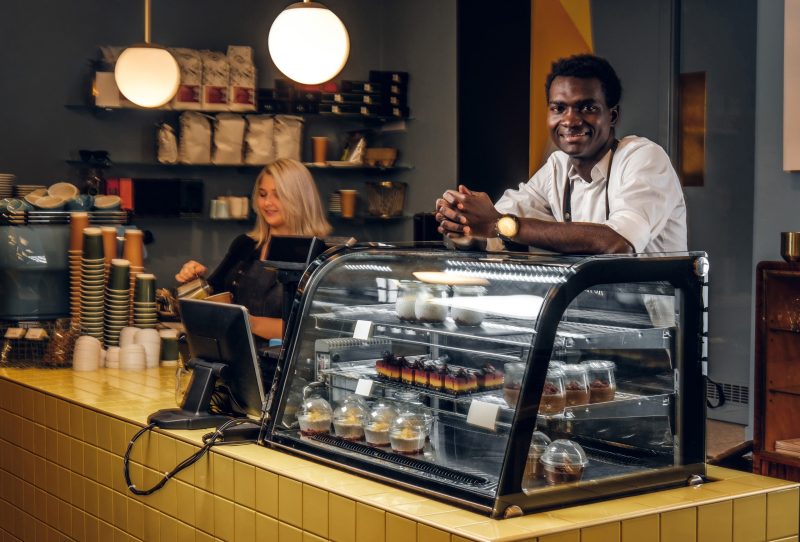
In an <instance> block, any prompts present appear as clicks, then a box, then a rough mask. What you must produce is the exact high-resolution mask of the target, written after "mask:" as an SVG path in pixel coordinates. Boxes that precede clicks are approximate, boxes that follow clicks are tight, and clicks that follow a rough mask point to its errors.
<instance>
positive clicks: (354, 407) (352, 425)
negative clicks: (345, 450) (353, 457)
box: [333, 400, 367, 440]
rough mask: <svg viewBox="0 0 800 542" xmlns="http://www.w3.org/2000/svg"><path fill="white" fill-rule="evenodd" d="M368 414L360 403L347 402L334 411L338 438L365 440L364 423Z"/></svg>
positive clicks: (334, 422) (334, 424) (334, 428)
mask: <svg viewBox="0 0 800 542" xmlns="http://www.w3.org/2000/svg"><path fill="white" fill-rule="evenodd" d="M366 417H367V412H366V410H365V409H364V407H363V406H362V405H361V403H360V402H358V401H355V400H350V401H347V400H345V401H344V402H343V403H342V404H341V405H339V406H338V407H336V410H334V411H333V430H334V431H335V432H336V436H337V437H341V438H343V439H345V440H361V439H363V438H364V421H365V420H366Z"/></svg>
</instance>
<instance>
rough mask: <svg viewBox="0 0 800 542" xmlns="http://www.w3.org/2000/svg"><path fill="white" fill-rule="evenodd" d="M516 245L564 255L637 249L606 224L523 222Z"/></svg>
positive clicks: (532, 219)
mask: <svg viewBox="0 0 800 542" xmlns="http://www.w3.org/2000/svg"><path fill="white" fill-rule="evenodd" d="M514 242H517V243H521V244H523V245H529V246H533V247H538V248H543V249H545V250H551V251H554V252H560V253H562V254H629V253H631V252H633V247H632V246H631V245H630V243H628V241H627V240H626V239H625V238H624V237H622V236H621V235H620V234H618V233H617V232H616V231H614V230H613V229H611V228H610V227H608V226H606V225H604V224H592V223H589V222H547V221H544V220H538V219H536V218H521V219H520V229H519V233H518V234H517V235H516V237H514Z"/></svg>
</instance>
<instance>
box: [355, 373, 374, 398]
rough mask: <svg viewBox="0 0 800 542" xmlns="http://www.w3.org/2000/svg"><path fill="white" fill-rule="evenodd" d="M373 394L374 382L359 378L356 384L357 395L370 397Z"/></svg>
mask: <svg viewBox="0 0 800 542" xmlns="http://www.w3.org/2000/svg"><path fill="white" fill-rule="evenodd" d="M370 394H372V380H370V379H369V378H359V379H358V384H356V395H362V396H364V397H369V396H370Z"/></svg>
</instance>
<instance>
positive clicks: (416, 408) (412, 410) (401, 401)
mask: <svg viewBox="0 0 800 542" xmlns="http://www.w3.org/2000/svg"><path fill="white" fill-rule="evenodd" d="M394 397H395V400H396V401H397V406H396V407H397V412H398V414H399V415H401V416H403V415H406V416H413V417H414V419H421V420H422V423H423V426H424V428H425V436H426V437H430V435H431V432H432V431H433V423H434V420H435V418H434V416H433V413H432V412H431V409H429V408H428V407H426V406H425V405H424V404H423V402H422V397H421V395H420V394H419V393H417V392H414V391H398V392H395V394H394Z"/></svg>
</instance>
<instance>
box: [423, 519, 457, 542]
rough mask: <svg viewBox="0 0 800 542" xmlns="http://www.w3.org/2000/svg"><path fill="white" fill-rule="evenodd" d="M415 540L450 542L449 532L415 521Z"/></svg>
mask: <svg viewBox="0 0 800 542" xmlns="http://www.w3.org/2000/svg"><path fill="white" fill-rule="evenodd" d="M417 540H419V541H420V542H423V541H424V542H450V533H448V532H445V531H442V530H440V529H436V528H434V527H429V526H428V525H423V524H422V523H417Z"/></svg>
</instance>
